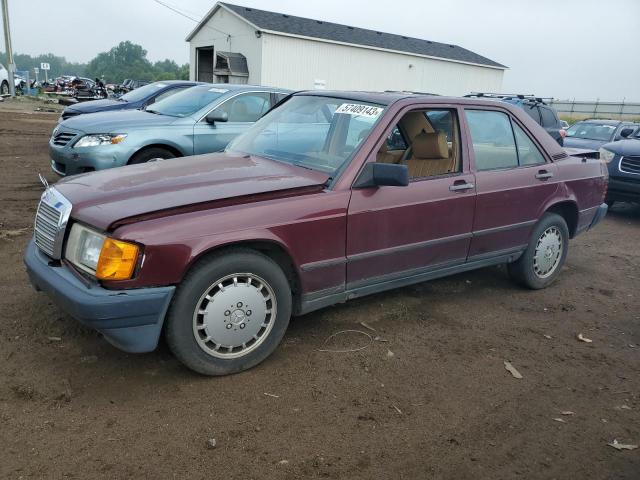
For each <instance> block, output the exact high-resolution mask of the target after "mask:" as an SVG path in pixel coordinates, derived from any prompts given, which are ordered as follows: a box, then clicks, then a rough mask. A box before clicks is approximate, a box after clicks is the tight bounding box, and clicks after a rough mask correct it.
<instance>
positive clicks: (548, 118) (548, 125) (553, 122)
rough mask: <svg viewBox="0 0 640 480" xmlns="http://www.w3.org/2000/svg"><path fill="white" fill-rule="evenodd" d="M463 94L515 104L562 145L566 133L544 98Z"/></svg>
mask: <svg viewBox="0 0 640 480" xmlns="http://www.w3.org/2000/svg"><path fill="white" fill-rule="evenodd" d="M465 96H466V97H471V98H486V99H496V100H500V101H503V102H507V103H510V104H511V105H515V106H516V107H519V108H521V109H522V110H524V111H525V112H526V113H527V115H529V116H530V117H531V118H533V119H534V120H535V121H536V123H537V124H538V125H540V126H541V127H542V128H544V129H545V130H546V131H547V133H548V134H549V135H551V136H552V137H553V138H554V140H555V141H556V142H558V144H559V145H563V142H564V137H565V133H566V132H565V129H564V125H563V123H562V121H561V120H560V119H559V117H558V113H557V112H556V110H555V109H554V108H553V107H552V106H550V105H548V104H547V103H546V102H545V99H544V98H540V97H536V96H534V95H519V94H518V95H509V94H499V93H472V94H469V95H465ZM546 100H548V99H546Z"/></svg>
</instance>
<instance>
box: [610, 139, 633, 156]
mask: <svg viewBox="0 0 640 480" xmlns="http://www.w3.org/2000/svg"><path fill="white" fill-rule="evenodd" d="M602 147H603V148H606V149H607V150H609V151H611V152H613V153H617V154H618V155H629V156H633V155H640V138H637V139H636V138H632V139H630V140H620V141H619V142H611V143H607V144H605V145H603V146H602Z"/></svg>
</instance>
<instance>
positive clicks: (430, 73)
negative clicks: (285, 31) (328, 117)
mask: <svg viewBox="0 0 640 480" xmlns="http://www.w3.org/2000/svg"><path fill="white" fill-rule="evenodd" d="M261 40H262V73H261V82H262V84H263V85H269V86H279V87H283V88H290V89H312V88H314V85H315V83H316V81H317V80H319V81H321V82H320V83H322V82H325V84H326V88H327V89H336V90H372V91H380V90H408V91H420V92H430V93H438V94H442V95H463V94H465V93H469V92H471V91H485V92H499V91H500V90H501V89H502V78H503V74H504V71H503V70H499V69H494V68H487V67H479V66H474V65H466V64H461V63H455V62H449V61H444V60H434V59H428V58H422V57H416V56H412V55H405V54H400V53H391V52H384V51H379V50H371V49H365V48H358V47H351V46H346V45H335V44H330V43H326V42H318V41H313V40H306V39H299V38H293V37H285V36H281V35H272V34H263V35H262V38H261Z"/></svg>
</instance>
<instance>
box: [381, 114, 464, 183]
mask: <svg viewBox="0 0 640 480" xmlns="http://www.w3.org/2000/svg"><path fill="white" fill-rule="evenodd" d="M451 115H453V116H454V121H453V122H452V123H453V138H452V139H451V140H450V141H449V142H448V141H447V135H446V133H445V132H440V131H436V130H435V129H434V128H433V126H432V125H431V123H429V121H428V120H427V117H426V116H425V112H424V111H414V112H409V113H407V114H406V115H404V116H403V117H402V118H401V119H400V121H399V122H398V129H399V130H400V131H401V132H402V135H403V137H404V138H405V139H407V140H408V143H409V147H408V148H407V149H406V150H389V147H388V146H387V142H384V143H383V144H382V146H381V147H380V150H379V151H378V153H377V160H376V161H377V162H381V163H398V164H402V165H406V166H407V167H408V169H409V176H410V178H423V177H431V176H435V175H446V174H448V173H452V172H459V171H460V153H459V152H460V145H459V141H458V139H459V138H460V136H459V133H458V122H457V121H456V119H455V112H451Z"/></svg>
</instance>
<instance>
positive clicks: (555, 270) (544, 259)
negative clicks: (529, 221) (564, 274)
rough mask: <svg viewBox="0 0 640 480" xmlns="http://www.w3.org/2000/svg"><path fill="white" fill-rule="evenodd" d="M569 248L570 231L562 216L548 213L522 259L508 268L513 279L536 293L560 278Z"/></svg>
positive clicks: (541, 221) (532, 235)
mask: <svg viewBox="0 0 640 480" xmlns="http://www.w3.org/2000/svg"><path fill="white" fill-rule="evenodd" d="M568 248H569V228H568V227H567V222H566V221H565V220H564V218H562V217H561V216H560V215H557V214H555V213H546V214H545V215H544V216H543V217H542V219H541V220H540V221H539V222H538V223H537V225H536V226H535V228H534V230H533V233H532V234H531V240H530V241H529V245H528V246H527V249H526V250H525V252H524V253H523V254H522V256H521V257H520V258H519V259H518V260H517V261H515V262H513V263H510V264H509V265H508V271H509V275H510V276H511V278H513V279H514V280H515V281H516V282H518V283H520V284H521V285H524V286H525V287H528V288H531V289H534V290H537V289H541V288H545V287H547V286H549V285H551V284H552V283H553V282H554V281H555V279H556V278H557V277H558V275H559V274H560V270H561V269H562V265H564V262H565V259H566V258H567V251H568Z"/></svg>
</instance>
